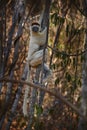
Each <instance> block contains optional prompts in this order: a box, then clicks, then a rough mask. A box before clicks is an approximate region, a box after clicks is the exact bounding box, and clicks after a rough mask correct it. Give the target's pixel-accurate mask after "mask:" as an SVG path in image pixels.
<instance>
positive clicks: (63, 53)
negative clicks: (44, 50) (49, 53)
mask: <svg viewBox="0 0 87 130" xmlns="http://www.w3.org/2000/svg"><path fill="white" fill-rule="evenodd" d="M47 47H48V48H50V49H52V50H53V51H54V53H59V54H61V55H66V56H69V57H70V56H79V55H83V54H85V53H86V52H87V48H86V49H85V50H83V51H82V52H80V53H78V54H77V53H75V54H68V53H66V52H63V51H59V50H57V49H55V48H52V47H51V46H49V45H48V46H47Z"/></svg>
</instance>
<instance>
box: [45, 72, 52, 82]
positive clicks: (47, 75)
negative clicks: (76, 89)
mask: <svg viewBox="0 0 87 130" xmlns="http://www.w3.org/2000/svg"><path fill="white" fill-rule="evenodd" d="M49 82H52V72H51V70H49V71H48V72H47V73H46V75H45V77H44V78H43V83H49Z"/></svg>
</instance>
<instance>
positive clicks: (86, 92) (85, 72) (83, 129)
mask: <svg viewBox="0 0 87 130" xmlns="http://www.w3.org/2000/svg"><path fill="white" fill-rule="evenodd" d="M84 10H85V11H84V12H85V17H84V22H85V36H84V45H85V46H84V48H85V49H86V48H87V0H85V5H84ZM81 113H82V114H83V115H84V116H85V117H87V51H86V52H85V54H84V62H83V65H82V100H81ZM78 130H87V121H85V120H84V119H83V118H82V117H80V120H79V125H78Z"/></svg>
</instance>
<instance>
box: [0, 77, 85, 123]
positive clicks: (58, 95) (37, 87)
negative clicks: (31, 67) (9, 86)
mask: <svg viewBox="0 0 87 130" xmlns="http://www.w3.org/2000/svg"><path fill="white" fill-rule="evenodd" d="M3 81H5V82H12V83H18V84H22V85H25V84H26V85H29V86H30V87H33V88H36V89H40V90H42V91H44V92H46V93H48V94H50V95H51V96H55V97H56V98H58V99H60V100H61V101H62V102H63V103H65V104H66V105H68V106H69V107H70V108H71V109H73V110H74V111H75V112H76V113H77V114H78V115H79V116H81V117H82V118H84V120H85V121H87V118H86V117H84V115H83V114H82V113H81V112H80V111H79V109H78V108H77V107H76V106H74V105H73V104H72V103H70V102H69V101H68V100H66V99H65V97H64V96H63V95H61V94H60V93H59V92H58V93H57V94H56V93H54V92H51V91H50V90H48V89H47V88H44V87H42V86H43V85H40V84H38V85H37V84H34V83H31V82H26V81H22V80H20V81H18V80H10V79H0V82H3Z"/></svg>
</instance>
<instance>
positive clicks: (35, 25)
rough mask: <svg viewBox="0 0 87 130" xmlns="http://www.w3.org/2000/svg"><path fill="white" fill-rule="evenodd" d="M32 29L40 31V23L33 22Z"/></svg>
mask: <svg viewBox="0 0 87 130" xmlns="http://www.w3.org/2000/svg"><path fill="white" fill-rule="evenodd" d="M31 30H32V31H33V32H39V31H40V24H39V23H38V22H34V23H32V24H31Z"/></svg>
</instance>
